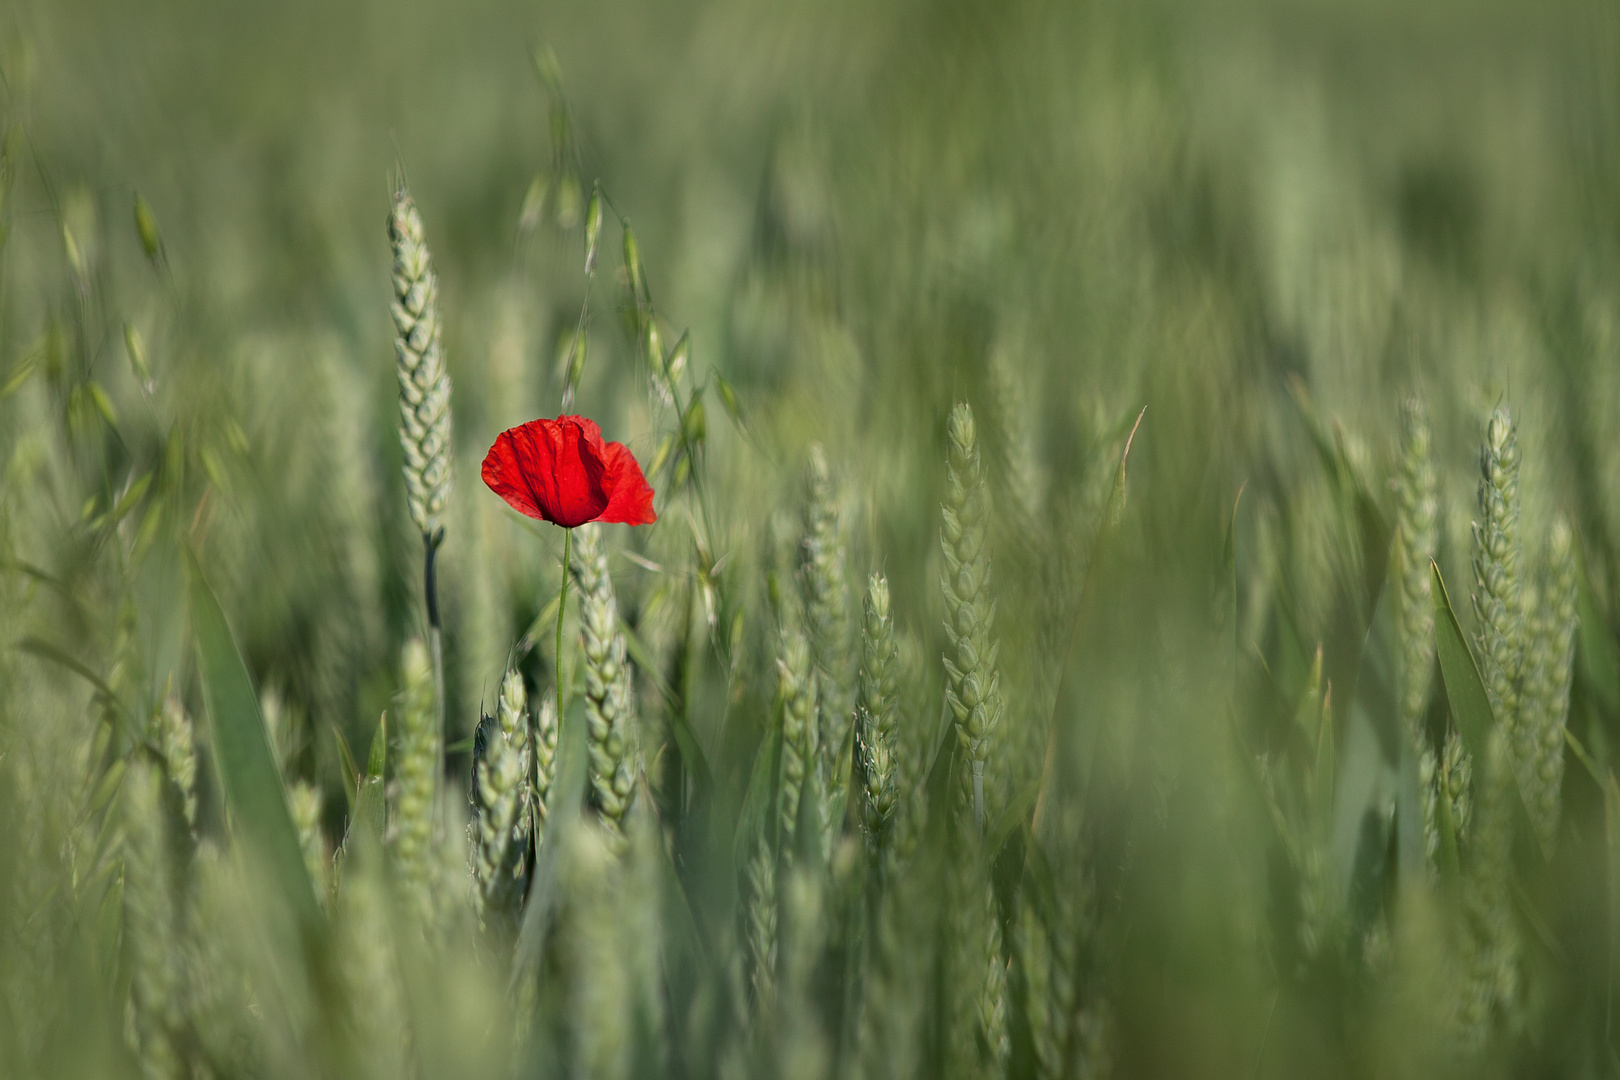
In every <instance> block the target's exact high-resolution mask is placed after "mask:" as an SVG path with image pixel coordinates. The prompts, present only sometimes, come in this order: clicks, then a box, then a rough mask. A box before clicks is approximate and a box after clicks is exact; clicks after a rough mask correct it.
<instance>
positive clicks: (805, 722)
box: [776, 629, 820, 850]
mask: <svg viewBox="0 0 1620 1080" xmlns="http://www.w3.org/2000/svg"><path fill="white" fill-rule="evenodd" d="M776 671H777V683H776V710H777V712H778V714H779V715H780V717H781V723H782V782H781V801H780V804H779V805H780V818H779V822H778V835H779V836H780V838H781V840H780V842H781V845H782V847H783V849H784V850H788V849H790V848H791V847H792V846H793V844H794V842H795V841H796V840H797V830H798V825H799V802H800V799H801V798H802V797H803V796H804V794H805V789H806V785H811V786H812V787H813V785H815V784H816V774H817V772H818V771H819V769H820V759H819V757H818V755H817V751H816V742H817V736H818V732H817V729H816V691H817V686H816V672H815V667H814V665H813V664H812V663H811V660H810V645H809V642H807V641H806V640H805V637H804V635H803V634H802V633H799V632H798V631H796V630H792V629H785V630H783V632H782V654H781V656H779V657H778V658H777V661H776ZM812 797H813V792H812Z"/></svg>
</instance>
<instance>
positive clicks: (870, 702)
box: [856, 574, 900, 852]
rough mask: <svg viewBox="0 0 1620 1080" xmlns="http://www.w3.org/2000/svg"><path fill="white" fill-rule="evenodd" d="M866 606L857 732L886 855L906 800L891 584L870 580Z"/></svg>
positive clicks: (877, 844)
mask: <svg viewBox="0 0 1620 1080" xmlns="http://www.w3.org/2000/svg"><path fill="white" fill-rule="evenodd" d="M864 606H865V625H864V627H863V631H862V636H861V672H860V705H859V706H858V708H857V710H856V718H857V722H858V724H859V727H858V729H857V732H856V734H857V737H858V739H859V747H860V759H859V760H860V766H861V773H862V776H863V777H864V779H865V782H866V801H865V807H864V820H865V823H866V834H867V840H868V843H869V844H870V845H871V847H872V850H873V851H874V852H880V851H882V850H884V849H886V848H887V846H888V842H889V834H890V831H891V826H892V825H893V822H894V813H895V806H896V804H897V803H898V802H899V801H900V776H899V765H900V762H899V754H900V747H899V730H898V729H899V725H900V705H899V696H900V689H899V671H898V670H897V669H898V664H897V662H896V646H895V639H894V619H893V617H892V616H891V615H890V614H889V582H888V579H887V578H885V577H884V576H883V575H882V574H873V575H872V577H871V579H870V581H868V582H867V588H866V602H865V605H864Z"/></svg>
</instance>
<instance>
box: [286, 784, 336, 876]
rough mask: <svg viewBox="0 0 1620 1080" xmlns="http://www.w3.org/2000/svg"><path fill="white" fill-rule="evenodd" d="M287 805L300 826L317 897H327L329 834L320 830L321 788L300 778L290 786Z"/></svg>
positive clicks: (306, 864)
mask: <svg viewBox="0 0 1620 1080" xmlns="http://www.w3.org/2000/svg"><path fill="white" fill-rule="evenodd" d="M287 809H288V811H289V812H290V813H291V814H292V820H293V827H294V828H296V829H297V830H298V847H299V849H300V850H301V851H302V852H303V853H304V869H305V870H307V871H308V872H309V881H310V884H311V885H313V886H314V887H315V895H316V897H318V898H320V899H322V900H324V899H325V898H326V889H327V874H326V870H327V867H328V865H330V864H329V858H330V856H329V855H328V853H327V850H326V837H325V836H323V835H322V833H321V791H320V789H319V788H317V787H316V786H315V785H313V784H311V783H309V782H308V781H305V780H299V781H298V782H296V783H294V784H292V785H291V786H290V787H289V788H288V789H287Z"/></svg>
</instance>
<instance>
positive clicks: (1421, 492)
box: [1394, 398, 1440, 750]
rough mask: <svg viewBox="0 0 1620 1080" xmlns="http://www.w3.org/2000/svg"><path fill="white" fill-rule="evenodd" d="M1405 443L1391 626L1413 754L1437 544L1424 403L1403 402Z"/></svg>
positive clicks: (1430, 646)
mask: <svg viewBox="0 0 1620 1080" xmlns="http://www.w3.org/2000/svg"><path fill="white" fill-rule="evenodd" d="M1401 419H1402V427H1403V429H1404V432H1403V433H1404V439H1403V443H1402V447H1401V463H1400V474H1399V476H1398V477H1397V479H1396V481H1395V484H1394V487H1395V545H1396V561H1395V566H1394V569H1395V572H1396V573H1397V574H1398V575H1399V579H1398V588H1397V589H1396V590H1395V603H1396V626H1397V627H1398V630H1399V634H1400V652H1399V655H1400V658H1401V672H1400V679H1401V683H1400V709H1401V720H1402V722H1403V724H1404V725H1405V728H1406V732H1407V738H1408V739H1409V741H1410V742H1411V744H1412V746H1413V748H1414V750H1420V749H1421V748H1422V747H1423V746H1424V743H1425V740H1424V738H1423V733H1422V730H1421V728H1422V723H1423V709H1424V705H1425V704H1426V702H1427V701H1428V697H1429V683H1430V681H1431V679H1432V678H1433V668H1434V650H1435V643H1434V603H1433V601H1432V600H1431V599H1430V595H1429V590H1430V589H1431V588H1432V584H1431V581H1432V576H1431V574H1430V571H1429V565H1430V563H1431V562H1433V560H1434V558H1435V553H1436V551H1437V548H1438V546H1439V536H1440V531H1439V527H1438V524H1437V521H1438V514H1437V512H1436V511H1437V495H1436V481H1435V472H1434V463H1433V461H1432V460H1431V453H1430V438H1429V423H1428V417H1427V415H1426V413H1425V411H1424V409H1423V404H1422V402H1420V401H1419V400H1417V399H1416V398H1413V399H1410V400H1408V401H1407V402H1406V403H1405V405H1404V406H1403V408H1402V410H1401Z"/></svg>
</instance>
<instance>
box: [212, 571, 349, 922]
mask: <svg viewBox="0 0 1620 1080" xmlns="http://www.w3.org/2000/svg"><path fill="white" fill-rule="evenodd" d="M190 571H191V573H190V578H191V582H190V584H191V618H192V631H193V634H194V636H195V637H196V644H197V660H198V665H199V667H200V669H201V672H202V683H203V699H204V701H205V702H206V704H207V711H208V718H209V723H210V724H211V725H212V732H213V750H214V760H215V763H216V765H217V768H218V770H219V778H220V783H221V786H222V788H223V789H224V792H225V800H226V803H227V805H228V806H230V808H231V810H232V816H233V820H234V824H235V827H236V830H237V832H238V835H240V837H241V838H242V840H243V842H244V844H245V845H246V847H247V848H248V850H249V851H250V852H251V853H252V855H253V856H254V857H255V858H256V859H258V860H259V862H260V863H261V864H262V865H263V866H264V868H265V869H266V870H267V871H268V874H269V879H270V880H271V881H273V882H275V884H276V885H277V887H278V890H279V891H280V892H281V894H282V898H283V899H284V900H285V901H286V903H287V905H288V907H289V908H290V909H291V910H292V912H293V913H294V914H295V915H296V916H297V918H298V921H299V923H300V925H301V926H302V927H303V928H304V929H305V930H306V931H308V930H313V929H316V928H318V927H320V925H321V923H322V916H321V911H320V907H319V905H317V903H316V900H315V886H314V884H313V883H312V882H311V881H310V879H309V872H308V870H306V869H305V867H304V857H303V853H302V850H301V849H300V847H299V843H298V831H297V829H296V828H294V826H293V822H292V816H291V814H290V813H289V812H288V810H287V797H286V792H285V791H284V790H283V788H282V782H281V772H280V770H279V769H278V768H277V767H276V759H275V754H274V752H273V751H272V750H271V747H270V735H269V732H268V731H267V730H266V728H265V725H264V718H263V716H261V715H260V713H259V699H258V695H257V694H255V693H254V692H253V684H252V682H251V680H250V679H249V678H248V673H247V666H246V665H245V664H244V663H243V662H242V654H241V653H240V652H239V651H238V650H237V647H236V640H235V638H233V637H232V636H231V630H230V625H229V624H228V623H227V622H226V621H225V612H224V610H223V609H221V607H220V605H219V599H218V598H217V597H216V596H215V595H214V591H213V590H212V589H211V588H209V586H208V582H207V581H206V580H205V579H204V578H203V575H202V570H201V568H200V567H199V566H198V565H197V561H196V557H195V556H192V557H191V558H190Z"/></svg>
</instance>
